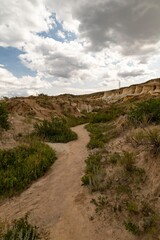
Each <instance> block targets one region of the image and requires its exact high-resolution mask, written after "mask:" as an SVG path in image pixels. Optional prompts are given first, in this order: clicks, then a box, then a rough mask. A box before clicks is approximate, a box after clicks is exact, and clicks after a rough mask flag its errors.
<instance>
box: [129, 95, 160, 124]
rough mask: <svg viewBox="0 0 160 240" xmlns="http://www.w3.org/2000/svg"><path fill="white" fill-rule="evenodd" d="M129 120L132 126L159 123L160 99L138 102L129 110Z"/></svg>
mask: <svg viewBox="0 0 160 240" xmlns="http://www.w3.org/2000/svg"><path fill="white" fill-rule="evenodd" d="M128 118H129V120H130V121H131V122H132V123H134V124H139V123H144V122H145V123H146V122H148V123H156V124H159V123H160V99H159V98H158V99H155V98H154V99H150V100H147V101H143V102H140V103H138V104H136V105H135V106H134V107H133V108H131V110H130V112H129V114H128Z"/></svg>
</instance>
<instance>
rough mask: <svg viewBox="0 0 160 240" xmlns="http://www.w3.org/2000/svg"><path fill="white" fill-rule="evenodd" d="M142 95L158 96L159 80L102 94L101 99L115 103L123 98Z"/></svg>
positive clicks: (159, 90)
mask: <svg viewBox="0 0 160 240" xmlns="http://www.w3.org/2000/svg"><path fill="white" fill-rule="evenodd" d="M142 94H150V95H154V96H155V95H159V94H160V78H158V79H153V80H150V81H147V82H145V83H141V84H136V85H132V86H129V87H124V88H120V89H114V90H111V91H106V92H104V96H103V99H104V100H106V101H107V102H116V101H118V100H120V99H123V98H125V97H132V96H138V95H142Z"/></svg>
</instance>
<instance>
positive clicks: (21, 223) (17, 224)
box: [1, 215, 41, 240]
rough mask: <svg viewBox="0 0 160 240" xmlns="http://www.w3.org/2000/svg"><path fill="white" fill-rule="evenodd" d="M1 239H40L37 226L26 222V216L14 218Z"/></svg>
mask: <svg viewBox="0 0 160 240" xmlns="http://www.w3.org/2000/svg"><path fill="white" fill-rule="evenodd" d="M1 239H2V240H37V239H41V238H40V234H39V233H38V228H37V227H35V226H32V225H31V224H30V223H29V222H28V216H27V215H26V216H25V217H24V218H20V219H19V220H15V221H14V222H13V224H12V226H11V227H10V228H9V229H8V230H7V231H6V232H5V233H4V234H3V235H2V238H1Z"/></svg>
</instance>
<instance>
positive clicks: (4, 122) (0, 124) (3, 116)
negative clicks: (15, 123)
mask: <svg viewBox="0 0 160 240" xmlns="http://www.w3.org/2000/svg"><path fill="white" fill-rule="evenodd" d="M0 128H2V129H5V130H8V129H9V122H8V109H7V104H6V103H5V102H0Z"/></svg>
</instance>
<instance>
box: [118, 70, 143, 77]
mask: <svg viewBox="0 0 160 240" xmlns="http://www.w3.org/2000/svg"><path fill="white" fill-rule="evenodd" d="M145 74H146V73H145V71H144V70H134V71H131V72H128V71H125V72H120V73H118V76H119V77H120V78H130V77H138V76H141V75H145Z"/></svg>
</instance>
